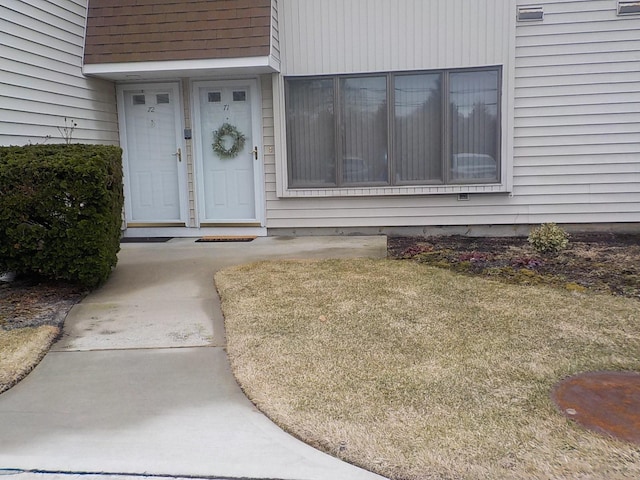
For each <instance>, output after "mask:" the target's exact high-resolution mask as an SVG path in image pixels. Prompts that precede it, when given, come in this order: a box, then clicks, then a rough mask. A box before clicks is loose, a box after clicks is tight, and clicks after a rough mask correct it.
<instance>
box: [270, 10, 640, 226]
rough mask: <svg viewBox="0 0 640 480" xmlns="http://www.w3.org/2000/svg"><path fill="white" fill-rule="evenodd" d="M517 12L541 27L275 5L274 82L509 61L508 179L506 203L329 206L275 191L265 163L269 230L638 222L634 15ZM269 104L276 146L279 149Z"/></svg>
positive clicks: (494, 197) (450, 13) (477, 13)
mask: <svg viewBox="0 0 640 480" xmlns="http://www.w3.org/2000/svg"><path fill="white" fill-rule="evenodd" d="M516 3H517V4H518V5H535V4H540V5H542V6H543V8H544V13H545V16H544V20H543V21H542V22H530V23H524V22H523V23H519V24H517V25H516V24H515V20H514V17H515V15H513V16H511V15H510V14H511V13H513V11H511V12H509V4H510V2H508V1H507V0H504V1H495V2H492V1H488V2H462V1H457V0H454V1H446V2H445V1H441V2H438V1H436V2H417V1H416V2H410V1H401V2H387V1H384V0H374V1H365V0H349V1H347V2H339V1H338V0H335V1H331V0H324V1H323V0H319V1H311V0H299V1H293V0H290V1H283V0H281V1H280V10H281V12H280V23H281V26H282V34H281V42H282V52H283V73H284V74H285V75H306V74H321V73H345V72H367V71H385V70H411V69H427V68H443V67H454V66H473V65H482V64H492V63H494V64H501V65H504V69H505V72H508V71H509V68H510V67H509V65H510V64H511V65H513V69H514V72H515V73H514V78H513V84H511V85H509V84H505V85H504V90H503V96H504V98H505V99H506V100H507V101H508V100H509V98H510V97H511V98H512V99H513V104H511V105H509V104H506V105H505V106H504V107H505V108H506V114H505V116H507V115H509V113H510V112H512V113H513V115H514V120H513V122H514V123H513V126H514V134H513V138H512V139H511V140H509V139H508V138H507V142H506V144H503V158H505V159H506V164H505V168H507V169H510V168H511V169H512V173H513V175H512V177H511V178H512V188H511V192H510V193H509V194H496V193H481V192H482V191H483V190H482V188H481V187H480V188H477V189H475V191H474V188H472V189H471V190H470V192H471V193H470V195H469V200H468V201H458V200H457V196H455V195H420V194H416V193H417V192H419V188H416V189H415V191H412V188H405V189H395V190H394V189H388V191H390V192H391V193H392V195H387V196H382V193H383V192H384V191H385V190H383V189H379V192H380V196H376V191H377V189H345V190H343V191H342V192H340V193H339V194H340V195H342V196H334V197H331V196H327V195H326V193H325V192H324V191H323V190H320V189H318V190H315V191H312V190H309V191H306V192H303V193H299V192H297V191H295V190H289V191H285V192H279V190H278V189H277V188H276V185H275V184H274V182H275V177H276V173H277V174H279V175H283V174H284V172H286V170H285V166H284V164H282V165H280V164H274V165H270V164H269V165H267V166H266V167H267V168H266V171H265V175H266V178H267V182H268V183H267V208H268V226H269V227H271V228H288V229H296V228H304V227H309V228H314V227H315V228H319V227H326V228H347V227H363V228H364V227H387V226H388V227H400V226H409V227H412V226H414V227H415V226H436V225H449V226H454V225H487V224H489V225H491V224H496V225H498V224H503V225H504V224H523V225H526V224H536V223H542V222H548V221H555V222H559V223H609V222H640V135H639V133H638V132H640V35H638V32H639V31H640V17H638V16H634V17H618V16H617V15H616V2H615V0H590V1H588V2H587V1H584V0H545V1H543V0H517V2H516ZM463 4H464V6H465V7H470V8H471V10H468V9H466V10H465V9H463V8H462V7H463ZM465 12H466V13H469V12H470V13H471V14H472V15H470V16H469V17H467V16H466V15H465ZM503 14H507V15H509V18H503V17H502V15H503ZM484 15H486V16H484ZM503 22H504V23H503ZM482 26H484V29H485V30H483V27H482ZM509 32H511V33H509ZM514 32H515V33H514ZM510 35H512V36H511V37H510ZM318 45H322V48H317V46H318ZM509 55H510V56H509ZM507 80H509V79H508V77H507ZM276 83H277V82H276ZM281 100H282V99H281V98H278V97H277V96H276V98H275V106H276V114H279V115H280V118H279V119H278V121H277V122H276V123H275V126H276V127H278V128H277V130H278V131H279V132H280V134H279V136H277V137H276V139H278V138H279V139H280V143H278V142H276V144H277V145H284V140H283V135H284V129H283V123H282V118H281V116H282V114H281V113H279V112H281V111H282V105H281ZM510 133H511V130H510V129H509V125H503V134H504V135H505V136H507V137H509V136H510ZM280 148H283V147H280ZM486 190H489V189H488V188H487V189H486ZM459 191H467V190H466V189H464V190H463V189H462V188H461V189H460V190H459ZM476 192H477V193H476ZM452 193H455V190H454V191H453V192H452Z"/></svg>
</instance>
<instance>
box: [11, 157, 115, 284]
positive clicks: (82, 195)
mask: <svg viewBox="0 0 640 480" xmlns="http://www.w3.org/2000/svg"><path fill="white" fill-rule="evenodd" d="M123 200H124V197H123V192H122V150H121V149H120V148H119V147H114V146H107V145H81V144H71V145H28V146H24V147H0V271H15V272H17V273H26V274H39V275H42V276H44V277H47V278H53V279H64V280H68V281H72V282H75V283H80V284H82V285H84V286H86V287H90V288H92V287H95V286H97V285H99V284H100V283H102V282H104V281H105V280H106V279H107V277H108V276H109V274H110V273H111V271H112V269H113V268H114V267H115V265H116V262H117V253H118V251H119V249H120V235H121V231H120V227H121V222H122V216H121V215H122V206H123Z"/></svg>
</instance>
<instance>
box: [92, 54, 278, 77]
mask: <svg viewBox="0 0 640 480" xmlns="http://www.w3.org/2000/svg"><path fill="white" fill-rule="evenodd" d="M279 71H280V64H279V62H278V61H277V60H275V59H273V58H272V57H270V56H265V57H243V58H220V59H206V60H172V61H154V62H123V63H95V64H85V65H83V67H82V73H83V74H85V75H87V76H95V77H100V78H105V79H108V80H120V81H123V80H132V81H133V80H135V81H138V80H156V79H166V78H176V77H190V78H194V77H211V76H229V75H259V74H265V73H274V72H279Z"/></svg>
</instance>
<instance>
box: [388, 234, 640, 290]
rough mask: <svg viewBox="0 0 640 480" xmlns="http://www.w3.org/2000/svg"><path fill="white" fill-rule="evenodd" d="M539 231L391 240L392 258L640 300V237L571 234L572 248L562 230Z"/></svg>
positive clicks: (389, 242) (476, 273) (463, 271)
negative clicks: (527, 234) (508, 235)
mask: <svg viewBox="0 0 640 480" xmlns="http://www.w3.org/2000/svg"><path fill="white" fill-rule="evenodd" d="M538 231H539V232H540V233H539V234H537V233H534V234H533V235H532V236H531V237H530V238H527V237H514V238H506V237H476V238H471V237H462V236H448V237H446V236H445V237H389V240H388V249H389V256H390V257H391V258H396V259H403V260H407V259H408V260H412V261H415V262H419V263H423V264H426V265H430V266H433V267H439V268H447V269H451V270H454V271H456V272H460V273H464V274H469V275H482V276H485V277H490V278H492V279H496V280H503V281H506V282H508V283H514V282H521V283H525V284H533V283H544V284H548V285H554V286H557V287H559V288H563V289H567V290H570V291H574V292H576V293H582V292H584V291H596V292H601V293H610V294H615V295H622V296H626V297H631V298H635V299H637V300H640V235H638V234H626V235H624V234H620V235H616V234H602V233H592V234H584V233H583V234H572V236H571V243H570V244H569V243H568V235H566V233H565V232H564V231H563V230H562V229H561V228H559V227H554V226H552V225H551V224H547V226H545V227H544V228H542V227H540V228H539V229H538V230H535V232H538ZM532 239H534V240H533V241H532ZM536 245H538V248H536Z"/></svg>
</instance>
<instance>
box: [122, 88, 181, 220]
mask: <svg viewBox="0 0 640 480" xmlns="http://www.w3.org/2000/svg"><path fill="white" fill-rule="evenodd" d="M179 92H180V89H179V85H178V84H177V83H168V84H148V85H122V86H120V87H119V93H120V95H119V99H120V102H121V108H123V110H121V111H124V116H123V117H122V118H121V135H122V136H123V142H122V146H123V149H124V153H125V165H126V171H125V197H126V204H127V205H126V217H127V222H128V223H133V224H143V225H144V224H158V226H161V225H164V224H180V225H184V224H185V220H186V208H185V203H186V201H185V198H186V181H185V167H184V163H185V162H184V161H183V159H182V155H181V154H182V135H181V130H182V126H181V122H180V118H181V115H180V96H179ZM123 127H124V128H123Z"/></svg>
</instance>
